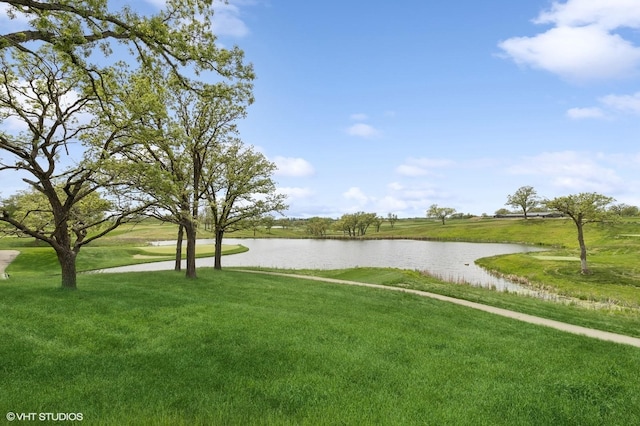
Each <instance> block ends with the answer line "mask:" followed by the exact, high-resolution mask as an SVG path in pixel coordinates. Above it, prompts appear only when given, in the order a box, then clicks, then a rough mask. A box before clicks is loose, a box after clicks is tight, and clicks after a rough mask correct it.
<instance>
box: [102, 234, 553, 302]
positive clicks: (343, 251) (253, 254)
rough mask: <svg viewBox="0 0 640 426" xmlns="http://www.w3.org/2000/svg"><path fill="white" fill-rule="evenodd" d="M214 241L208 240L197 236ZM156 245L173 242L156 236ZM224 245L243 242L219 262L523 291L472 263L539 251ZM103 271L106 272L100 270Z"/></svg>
mask: <svg viewBox="0 0 640 426" xmlns="http://www.w3.org/2000/svg"><path fill="white" fill-rule="evenodd" d="M198 243H199V244H213V240H198ZM155 244H157V245H172V244H175V242H174V241H160V242H157V243H155ZM224 244H242V245H243V246H245V247H248V248H249V251H248V252H246V253H240V254H234V255H230V256H223V258H222V267H223V268H224V267H226V266H262V267H271V268H289V269H343V268H353V267H358V266H375V267H393V268H401V269H412V270H420V271H428V272H429V273H431V274H433V275H435V276H438V277H440V278H442V279H445V280H448V281H454V282H460V281H464V282H468V283H470V284H473V285H478V286H486V287H495V288H497V289H498V290H510V291H520V292H528V291H527V290H526V289H524V288H522V287H521V286H518V285H516V284H514V283H511V282H509V281H506V280H504V279H500V278H496V277H493V276H491V275H489V274H488V273H487V272H486V271H485V270H484V269H482V268H480V267H478V266H476V265H475V264H474V261H475V260H476V259H479V258H481V257H488V256H494V255H499V254H508V253H520V252H530V251H540V250H542V249H540V248H537V247H530V246H525V245H519V244H494V243H462V242H436V241H414V240H369V241H360V240H305V239H275V238H274V239H244V238H243V239H225V240H224ZM196 264H197V266H198V267H206V266H209V267H212V266H213V258H205V259H197V263H196ZM163 269H173V262H172V261H170V262H156V263H149V264H142V265H131V266H127V267H121V268H112V269H109V270H108V272H134V271H150V270H163ZM105 272H107V271H105Z"/></svg>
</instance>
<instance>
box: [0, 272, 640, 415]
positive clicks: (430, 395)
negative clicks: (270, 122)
mask: <svg viewBox="0 0 640 426" xmlns="http://www.w3.org/2000/svg"><path fill="white" fill-rule="evenodd" d="M369 274H371V271H369V272H367V271H354V272H343V273H342V275H343V277H351V278H354V277H357V276H360V277H365V278H367V279H369V278H368V277H367V275H369ZM397 274H398V272H397V271H386V272H381V273H380V274H378V276H379V277H380V278H379V280H380V281H381V282H392V281H396V284H398V283H399V281H402V280H401V279H400V278H399V276H398V275H397ZM334 275H340V273H337V272H336V273H334ZM56 283H57V280H56V279H55V278H53V277H42V278H40V279H34V278H33V277H29V276H24V277H23V276H22V275H21V274H19V276H16V277H14V278H12V279H11V280H9V281H5V282H2V283H1V285H0V294H1V297H0V309H1V310H2V316H0V341H1V342H3V344H2V345H0V371H1V372H2V381H1V382H0V394H2V398H1V399H0V412H3V411H4V412H7V411H13V412H82V413H83V416H84V421H83V422H84V423H87V424H105V425H110V424H124V425H126V424H131V425H134V424H135V425H137V424H172V425H173V424H176V425H180V424H184V425H186V424H189V425H191V424H310V425H317V424H357V425H361V424H402V425H405V424H470V425H471V424H473V425H478V424H480V425H482V424H485V425H512V424H519V425H524V424H554V425H562V424H568V425H573V424H581V425H591V424H593V425H596V424H598V425H599V424H620V425H627V424H638V423H640V396H639V395H640V382H638V380H637V366H638V365H639V363H640V350H638V349H637V348H633V347H627V346H623V345H617V344H612V343H607V342H601V341H597V340H594V339H589V338H585V337H581V336H575V335H571V334H566V333H562V332H559V331H555V330H552V329H547V328H544V327H538V326H533V325H528V324H524V323H520V322H517V321H513V320H508V319H505V318H501V317H498V316H494V315H490V314H487V313H483V312H479V311H474V310H471V309H467V308H464V307H460V306H456V305H452V304H448V303H444V302H439V301H435V300H431V299H424V298H419V297H417V296H413V295H407V294H398V293H395V292H387V291H382V290H372V289H366V288H356V287H346V286H339V285H335V284H324V283H317V282H308V281H305V280H299V279H293V278H283V277H273V276H262V275H254V274H248V273H239V272H234V271H213V270H211V269H201V270H199V278H198V279H197V280H186V279H184V278H183V276H182V275H181V274H177V273H174V272H157V273H144V274H119V275H113V276H112V275H106V274H104V275H82V276H81V277H80V282H79V287H80V289H81V290H80V291H75V292H69V291H63V290H60V289H57V288H55V287H56Z"/></svg>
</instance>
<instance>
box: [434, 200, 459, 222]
mask: <svg viewBox="0 0 640 426" xmlns="http://www.w3.org/2000/svg"><path fill="white" fill-rule="evenodd" d="M455 212H456V209H454V208H451V207H440V206H438V205H437V204H432V205H431V206H430V207H429V210H427V217H433V218H437V219H439V220H441V221H442V224H443V225H444V224H445V220H446V219H447V218H448V217H450V216H451V215H453V214H454V213H455Z"/></svg>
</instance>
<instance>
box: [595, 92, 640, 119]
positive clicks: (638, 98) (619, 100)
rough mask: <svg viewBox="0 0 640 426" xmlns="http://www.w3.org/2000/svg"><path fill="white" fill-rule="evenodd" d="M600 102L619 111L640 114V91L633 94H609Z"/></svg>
mask: <svg viewBox="0 0 640 426" xmlns="http://www.w3.org/2000/svg"><path fill="white" fill-rule="evenodd" d="M600 102H602V103H603V104H604V105H606V106H608V107H609V108H612V109H614V110H617V111H622V112H627V113H631V114H637V115H640V92H636V93H634V94H633V95H607V96H604V97H602V98H600Z"/></svg>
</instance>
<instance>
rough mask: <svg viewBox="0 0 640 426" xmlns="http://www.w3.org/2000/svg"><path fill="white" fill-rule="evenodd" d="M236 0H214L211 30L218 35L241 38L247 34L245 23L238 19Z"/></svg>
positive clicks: (238, 9)
mask: <svg viewBox="0 0 640 426" xmlns="http://www.w3.org/2000/svg"><path fill="white" fill-rule="evenodd" d="M235 3H238V2H229V3H223V2H216V3H215V6H214V9H215V14H214V16H213V31H214V33H215V34H216V35H218V36H231V37H237V38H242V37H246V36H247V35H249V33H250V31H249V28H248V27H247V25H246V24H245V23H244V21H242V19H240V8H239V7H238V6H237V5H236V4H235Z"/></svg>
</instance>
